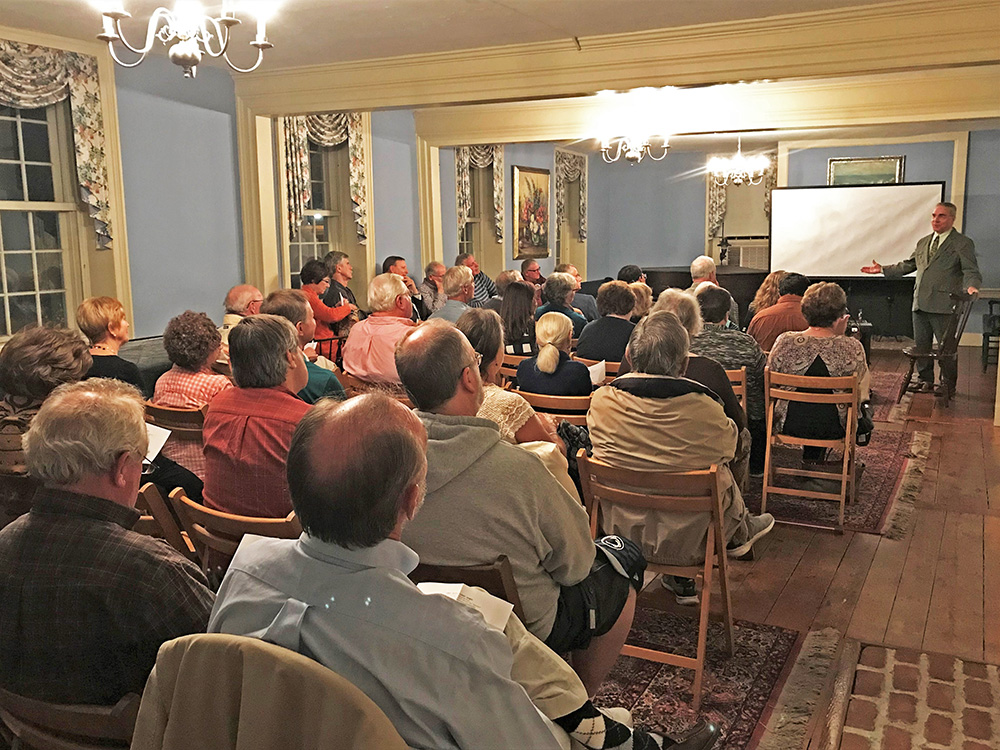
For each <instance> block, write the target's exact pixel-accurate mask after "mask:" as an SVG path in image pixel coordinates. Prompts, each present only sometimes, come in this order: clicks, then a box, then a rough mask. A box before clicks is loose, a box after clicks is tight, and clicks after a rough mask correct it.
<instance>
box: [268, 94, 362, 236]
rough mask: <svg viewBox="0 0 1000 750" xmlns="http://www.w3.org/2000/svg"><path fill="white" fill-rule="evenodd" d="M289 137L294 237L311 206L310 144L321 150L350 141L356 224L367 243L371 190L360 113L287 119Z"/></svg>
mask: <svg viewBox="0 0 1000 750" xmlns="http://www.w3.org/2000/svg"><path fill="white" fill-rule="evenodd" d="M282 127H283V129H284V135H285V178H286V182H287V184H288V228H289V231H290V232H291V236H292V237H295V236H297V235H298V233H299V225H300V224H301V223H302V217H303V215H304V214H305V212H306V209H307V208H308V206H309V200H310V196H311V190H310V185H309V142H310V141H312V142H313V143H315V144H317V145H319V146H326V147H328V148H329V147H332V146H339V145H340V144H341V143H343V142H344V141H347V150H348V155H349V157H350V162H351V165H350V183H351V184H350V190H351V201H352V202H353V203H354V223H355V224H356V225H357V230H358V239H359V241H360V242H361V243H362V244H365V243H366V242H367V235H366V233H367V226H368V187H367V184H366V182H365V143H364V131H363V129H362V127H361V113H360V112H331V113H326V114H319V115H306V116H304V117H303V116H300V117H283V118H282Z"/></svg>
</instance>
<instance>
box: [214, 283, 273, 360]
mask: <svg viewBox="0 0 1000 750" xmlns="http://www.w3.org/2000/svg"><path fill="white" fill-rule="evenodd" d="M263 303H264V295H263V294H261V293H260V290H259V289H258V288H257V287H255V286H253V285H252V284H237V285H236V286H234V287H233V288H232V289H230V290H229V291H228V292H227V293H226V299H225V300H224V302H223V305H224V306H225V309H226V312H225V314H224V315H223V316H222V326H221V327H220V328H219V333H221V334H222V349H221V350H220V352H219V361H220V362H229V332H230V331H231V330H232V329H233V328H234V327H235V326H236V324H237V323H239V322H240V321H241V320H243V318H246V317H248V316H250V315H256V314H257V313H259V312H260V306H261V305H262V304H263Z"/></svg>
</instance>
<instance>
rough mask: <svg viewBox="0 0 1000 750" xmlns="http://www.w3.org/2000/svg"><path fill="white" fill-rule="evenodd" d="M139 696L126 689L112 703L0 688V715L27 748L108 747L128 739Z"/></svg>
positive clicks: (122, 745) (85, 749)
mask: <svg viewBox="0 0 1000 750" xmlns="http://www.w3.org/2000/svg"><path fill="white" fill-rule="evenodd" d="M138 713H139V696H138V695H136V694H135V693H129V694H128V695H126V696H125V697H123V698H122V699H121V700H120V701H118V703H116V704H115V705H114V706H89V705H68V704H60V703H46V702H45V701H39V700H35V699H34V698H25V697H24V696H21V695H15V694H14V693H11V692H8V691H7V690H3V689H0V719H2V720H3V723H4V725H5V726H6V727H7V728H8V729H9V730H10V732H11V733H13V735H14V736H15V737H16V738H17V741H16V742H15V743H14V747H22V748H31V750H110V749H111V748H127V747H128V746H129V745H130V743H131V742H132V732H133V729H134V728H135V719H136V716H137V715H138Z"/></svg>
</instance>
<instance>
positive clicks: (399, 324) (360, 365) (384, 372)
mask: <svg viewBox="0 0 1000 750" xmlns="http://www.w3.org/2000/svg"><path fill="white" fill-rule="evenodd" d="M368 307H369V308H370V309H371V313H370V314H369V315H368V317H367V318H365V319H364V320H362V321H361V322H360V323H356V324H355V325H354V327H353V328H351V333H350V335H349V336H348V337H347V341H346V342H345V343H344V369H345V370H346V371H347V372H349V373H351V375H354V376H355V377H357V378H361V379H362V380H365V381H368V382H371V383H389V384H393V385H398V384H399V375H397V374H396V360H395V359H394V358H393V357H394V352H395V351H396V342H397V341H399V340H400V339H401V338H403V335H404V334H406V332H407V331H409V330H410V329H411V328H413V325H414V324H413V321H412V320H411V319H410V316H411V315H413V302H412V301H411V297H410V293H409V291H408V290H407V288H406V284H404V283H403V280H402V279H401V278H400V277H399V276H397V275H396V274H394V273H383V274H380V275H379V276H376V277H375V278H374V279H372V281H371V283H370V284H369V285H368Z"/></svg>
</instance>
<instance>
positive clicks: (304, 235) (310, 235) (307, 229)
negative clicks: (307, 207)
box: [299, 219, 316, 245]
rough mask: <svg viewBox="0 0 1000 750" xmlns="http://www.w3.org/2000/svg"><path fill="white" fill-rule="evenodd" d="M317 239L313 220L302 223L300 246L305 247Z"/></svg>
mask: <svg viewBox="0 0 1000 750" xmlns="http://www.w3.org/2000/svg"><path fill="white" fill-rule="evenodd" d="M315 239H316V230H315V229H313V225H312V219H310V220H308V221H303V222H302V228H301V229H300V230H299V244H300V245H304V244H306V243H309V242H313V241H314V240H315Z"/></svg>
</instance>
